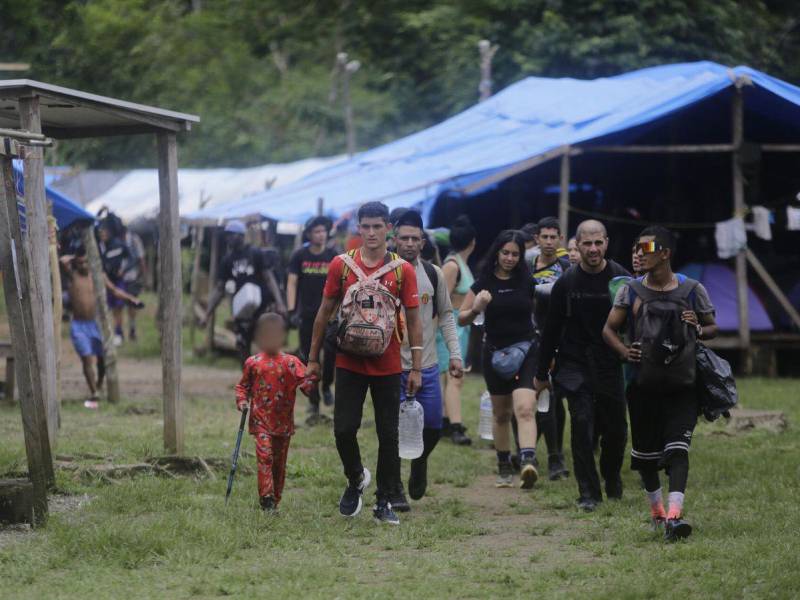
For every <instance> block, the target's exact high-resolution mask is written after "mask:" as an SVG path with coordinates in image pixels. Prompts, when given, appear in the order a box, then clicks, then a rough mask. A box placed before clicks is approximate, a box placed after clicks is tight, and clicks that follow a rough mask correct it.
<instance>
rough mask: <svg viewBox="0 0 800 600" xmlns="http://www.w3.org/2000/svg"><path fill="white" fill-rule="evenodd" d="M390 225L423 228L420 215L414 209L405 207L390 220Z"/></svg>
mask: <svg viewBox="0 0 800 600" xmlns="http://www.w3.org/2000/svg"><path fill="white" fill-rule="evenodd" d="M395 210H398V209H395ZM392 225H394V226H395V227H402V226H403V225H409V226H411V227H419V228H420V229H422V228H423V226H422V215H421V214H419V213H418V212H417V211H415V210H412V209H410V208H407V209H405V210H404V211H403V212H402V213H401V214H399V215H397V216H396V217H395V218H394V219H393V220H392Z"/></svg>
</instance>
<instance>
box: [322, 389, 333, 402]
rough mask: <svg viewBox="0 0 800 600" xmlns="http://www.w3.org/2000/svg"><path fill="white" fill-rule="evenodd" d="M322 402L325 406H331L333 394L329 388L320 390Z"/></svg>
mask: <svg viewBox="0 0 800 600" xmlns="http://www.w3.org/2000/svg"><path fill="white" fill-rule="evenodd" d="M322 401H323V402H324V403H325V406H333V392H332V391H331V388H326V389H324V390H322Z"/></svg>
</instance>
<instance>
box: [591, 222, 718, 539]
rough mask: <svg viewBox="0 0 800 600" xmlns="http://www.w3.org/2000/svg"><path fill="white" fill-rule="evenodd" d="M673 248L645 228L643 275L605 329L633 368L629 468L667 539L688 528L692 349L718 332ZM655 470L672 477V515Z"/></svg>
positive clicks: (640, 245) (623, 290)
mask: <svg viewBox="0 0 800 600" xmlns="http://www.w3.org/2000/svg"><path fill="white" fill-rule="evenodd" d="M674 252H675V238H674V236H673V235H672V233H671V232H670V231H669V230H667V229H665V228H663V227H659V226H654V227H648V228H646V229H645V230H644V231H642V233H641V235H640V236H639V239H638V242H637V246H636V256H637V258H638V263H639V267H640V269H641V270H642V272H643V273H644V276H643V277H641V278H639V279H636V280H633V281H631V282H629V283H627V284H625V285H623V286H622V287H620V289H619V291H618V292H617V296H616V298H615V300H614V308H613V309H612V310H611V313H610V314H609V316H608V320H607V322H606V325H605V327H604V328H603V338H604V339H605V340H606V343H607V344H608V345H609V346H610V347H611V348H612V349H613V350H614V351H615V352H616V353H617V354H618V355H619V356H620V357H622V359H623V360H625V361H627V362H629V363H631V366H632V371H633V373H632V381H631V384H630V386H629V387H628V410H629V413H630V418H631V437H632V442H633V444H632V449H631V468H632V469H633V470H636V471H639V474H640V475H641V478H642V483H643V484H644V488H645V493H646V495H647V499H648V502H649V504H650V514H651V518H652V522H653V526H654V529H657V528H659V527H661V526H663V527H664V529H665V533H664V537H665V539H667V540H668V541H672V540H676V539H679V538H684V537H687V536H688V535H690V534H691V532H692V528H691V526H690V525H689V524H688V523H687V522H686V521H685V520H683V518H682V517H683V514H682V513H683V500H684V493H685V491H686V481H687V478H688V475H689V445H690V443H691V441H692V434H693V432H694V427H695V424H696V422H697V413H698V410H697V398H696V392H695V384H696V376H695V363H696V358H695V346H696V341H697V340H705V339H711V338H713V337H714V336H715V335H716V333H717V325H716V323H715V320H714V307H713V305H712V304H711V300H710V299H709V297H708V292H707V291H706V289H705V288H704V287H703V285H702V284H701V283H699V282H697V281H694V280H693V279H690V278H688V277H685V276H684V275H681V274H680V273H673V271H672V265H671V261H672V257H673V254H674ZM626 325H627V326H628V328H629V329H630V331H629V332H628V333H629V336H630V337H631V339H633V340H634V341H633V343H631V345H630V346H626V345H625V343H623V341H622V340H621V339H620V337H619V336H618V332H620V331H621V330H622V329H624V328H625V327H626ZM660 469H665V470H666V472H667V474H668V476H669V499H668V510H669V512H667V511H666V510H665V509H664V503H663V500H662V493H661V482H660V480H659V475H658V472H659V470H660Z"/></svg>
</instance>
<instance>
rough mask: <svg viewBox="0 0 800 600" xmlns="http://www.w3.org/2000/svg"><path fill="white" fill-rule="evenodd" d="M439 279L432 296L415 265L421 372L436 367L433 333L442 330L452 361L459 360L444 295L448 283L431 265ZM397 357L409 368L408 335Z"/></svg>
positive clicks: (423, 273)
mask: <svg viewBox="0 0 800 600" xmlns="http://www.w3.org/2000/svg"><path fill="white" fill-rule="evenodd" d="M433 268H434V269H435V271H436V274H437V275H438V279H439V282H438V287H437V289H436V294H435V295H434V292H433V282H432V281H431V280H430V278H429V277H428V273H427V272H426V271H425V267H424V266H423V265H422V262H421V261H419V260H418V261H417V264H416V265H414V270H415V271H416V273H417V295H418V296H419V316H420V319H422V368H423V369H427V368H428V367H432V366H434V365H438V364H439V358H438V355H437V353H436V329H437V328H441V329H442V335H443V336H444V339H445V342H446V343H447V348H448V350H450V356H451V357H452V358H459V359H460V358H461V349H460V346H459V344H458V336H457V334H456V322H455V317H454V316H453V305H452V304H451V303H450V294H449V293H448V292H447V281H446V280H445V278H444V273H442V270H441V269H440V268H439V267H437V266H436V265H433ZM434 297H435V298H436V302H437V307H436V312H437V313H438V315H437V318H434V317H433V301H434V300H433V299H434ZM400 356H401V358H402V361H403V370H404V371H408V370H409V369H410V368H411V347H410V346H409V344H408V335H405V336H404V337H403V344H402V345H401V346H400Z"/></svg>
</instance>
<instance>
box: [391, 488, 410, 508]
mask: <svg viewBox="0 0 800 600" xmlns="http://www.w3.org/2000/svg"><path fill="white" fill-rule="evenodd" d="M389 504H391V505H392V508H393V509H394V511H395V512H409V511H410V510H411V506H410V505H409V504H408V500H406V494H405V492H404V491H403V484H402V483H400V484H398V485H397V488H396V489H395V490H394V492H392V493H391V494H389Z"/></svg>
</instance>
